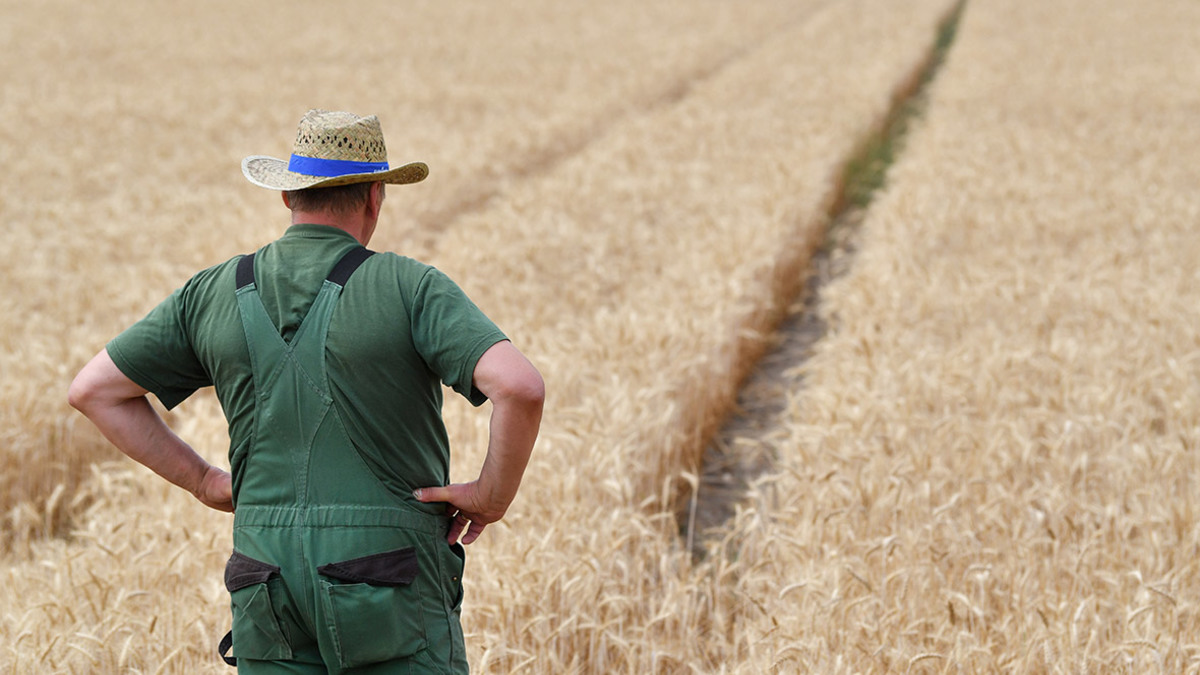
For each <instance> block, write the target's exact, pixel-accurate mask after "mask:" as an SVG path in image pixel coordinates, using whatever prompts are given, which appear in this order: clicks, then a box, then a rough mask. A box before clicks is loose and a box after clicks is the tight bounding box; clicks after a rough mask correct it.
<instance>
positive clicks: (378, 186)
mask: <svg viewBox="0 0 1200 675" xmlns="http://www.w3.org/2000/svg"><path fill="white" fill-rule="evenodd" d="M385 196H386V191H385V190H384V187H383V182H382V181H377V182H374V183H371V192H370V193H369V194H368V195H367V208H368V209H369V212H370V215H371V217H373V218H378V217H379V212H380V210H382V209H383V199H384V197H385Z"/></svg>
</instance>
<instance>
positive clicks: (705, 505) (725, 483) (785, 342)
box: [679, 0, 965, 557]
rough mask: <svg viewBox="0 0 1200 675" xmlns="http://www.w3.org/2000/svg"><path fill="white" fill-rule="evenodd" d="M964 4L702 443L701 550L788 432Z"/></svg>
mask: <svg viewBox="0 0 1200 675" xmlns="http://www.w3.org/2000/svg"><path fill="white" fill-rule="evenodd" d="M964 5H965V0H964V2H960V3H959V4H958V5H957V6H956V7H955V9H954V10H952V11H951V12H950V14H949V15H948V16H947V17H946V18H945V19H944V20H943V22H942V23H941V25H940V26H939V28H938V34H937V38H936V40H935V42H934V44H933V45H932V47H931V49H930V53H929V58H928V59H927V60H926V61H925V62H924V63H922V64H921V65H920V66H919V67H918V68H917V69H916V71H915V72H914V74H913V77H912V78H911V80H910V81H909V83H907V85H905V86H903V87H901V88H900V90H899V91H898V93H897V95H896V97H895V99H894V101H893V105H892V108H891V109H890V110H889V112H888V114H887V116H886V117H885V119H884V120H883V122H882V124H881V125H880V129H879V130H878V131H877V132H876V133H875V134H874V135H873V136H871V137H870V138H868V139H867V140H866V142H864V143H863V145H862V146H861V148H860V150H859V152H858V153H857V154H856V155H855V156H853V157H851V158H849V159H848V160H847V161H846V168H845V174H844V179H843V183H842V186H841V189H840V192H839V194H838V196H837V198H836V199H835V200H834V205H833V206H832V207H831V209H830V212H829V226H828V229H827V231H826V238H825V243H824V245H823V246H822V247H821V249H820V250H818V251H817V252H816V253H814V254H813V257H812V260H811V261H810V263H809V272H808V278H807V279H806V281H805V283H804V286H803V288H802V291H801V294H800V297H798V298H797V299H796V300H795V301H794V302H793V303H792V305H791V306H790V307H789V308H788V311H787V314H786V316H785V317H784V319H783V320H782V322H781V323H780V325H779V327H778V328H777V329H776V331H775V334H774V335H772V336H771V343H772V346H771V348H770V349H769V350H768V351H767V352H766V354H765V355H764V356H763V358H762V359H761V361H760V362H759V364H758V367H757V368H756V369H755V370H754V372H753V373H751V374H750V376H749V377H747V378H746V381H745V382H744V383H743V384H742V389H741V391H740V393H739V394H738V401H737V409H736V410H735V411H734V414H733V415H732V416H731V417H730V419H729V420H727V421H726V423H725V424H724V426H723V427H722V428H721V429H720V430H719V431H718V432H717V434H716V436H715V437H714V438H713V439H711V441H710V442H709V444H708V446H707V447H706V448H705V451H704V458H703V466H702V472H701V475H700V482H699V488H698V489H697V490H696V491H694V492H693V493H692V498H691V501H690V503H689V505H688V509H687V512H686V513H683V514H680V517H679V520H680V532H681V533H683V536H684V537H685V538H686V541H687V546H688V548H689V549H690V550H691V551H692V553H693V555H695V556H697V557H702V556H703V555H705V544H706V542H707V541H708V540H709V539H711V538H719V537H720V536H721V530H722V526H723V525H725V524H726V523H728V522H729V521H730V520H731V519H732V518H733V516H734V515H735V514H736V510H737V506H738V504H739V503H741V502H742V500H743V499H745V496H746V492H747V489H748V488H749V487H750V486H751V485H752V484H753V483H754V481H755V480H756V479H758V478H759V477H761V476H764V475H766V474H767V473H768V472H769V471H770V470H771V469H772V467H773V466H774V463H775V448H776V447H777V444H778V443H779V442H780V441H781V440H783V439H784V438H785V437H786V436H787V433H788V432H787V426H788V425H787V422H788V419H789V417H790V416H791V414H792V413H791V411H790V406H789V399H790V398H791V397H792V396H793V395H794V394H795V393H796V392H798V391H800V390H801V389H802V387H803V386H804V375H803V369H804V364H805V362H806V361H807V360H808V358H809V356H810V355H811V354H812V349H813V347H814V345H815V344H816V343H817V341H818V340H820V339H821V337H822V336H824V334H825V331H826V324H825V322H824V320H823V319H822V318H821V315H820V307H821V290H822V288H823V287H824V286H825V285H826V284H827V283H829V282H830V281H831V280H833V279H835V278H837V277H838V276H839V275H841V274H843V273H845V272H846V270H848V269H849V267H850V265H851V264H852V263H853V258H854V249H855V245H854V242H855V239H856V236H857V232H858V229H859V228H858V225H859V224H860V223H861V222H862V220H863V218H864V217H865V216H866V207H867V205H868V204H869V203H870V201H871V197H872V195H873V193H874V192H875V191H876V190H878V189H880V188H881V187H882V186H883V183H884V179H885V177H886V174H887V170H888V167H890V166H891V164H892V163H893V162H894V161H895V159H896V154H897V153H898V152H900V150H901V147H902V144H903V140H904V137H905V134H906V133H907V131H908V128H909V124H910V123H911V122H912V120H913V118H914V117H915V116H917V115H919V114H920V112H921V109H922V106H923V104H924V93H925V91H926V89H927V87H928V85H929V84H930V83H931V82H932V81H933V79H934V78H935V77H936V76H937V71H938V68H939V67H940V66H941V64H942V62H943V60H944V59H945V56H946V53H947V51H948V50H949V48H950V45H951V43H952V42H953V39H954V33H955V30H956V28H957V26H958V22H959V19H960V17H961V15H962V10H963V6H964Z"/></svg>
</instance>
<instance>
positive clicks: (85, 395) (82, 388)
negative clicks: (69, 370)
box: [67, 368, 99, 415]
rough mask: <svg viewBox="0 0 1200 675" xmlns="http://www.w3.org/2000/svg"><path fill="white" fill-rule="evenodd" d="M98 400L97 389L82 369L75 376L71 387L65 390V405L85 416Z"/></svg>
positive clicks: (85, 369)
mask: <svg viewBox="0 0 1200 675" xmlns="http://www.w3.org/2000/svg"><path fill="white" fill-rule="evenodd" d="M98 398H99V387H97V386H96V383H95V381H94V380H93V379H92V378H90V377H88V370H87V368H84V369H83V370H82V371H80V373H79V374H78V375H76V376H75V379H74V380H72V381H71V386H70V387H69V388H68V389H67V403H68V404H70V406H71V407H72V408H74V409H76V410H78V411H79V412H81V413H83V414H84V415H87V414H88V411H89V410H91V409H92V408H93V407H95V404H96V400H97V399H98Z"/></svg>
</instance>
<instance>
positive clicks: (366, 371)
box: [70, 110, 544, 673]
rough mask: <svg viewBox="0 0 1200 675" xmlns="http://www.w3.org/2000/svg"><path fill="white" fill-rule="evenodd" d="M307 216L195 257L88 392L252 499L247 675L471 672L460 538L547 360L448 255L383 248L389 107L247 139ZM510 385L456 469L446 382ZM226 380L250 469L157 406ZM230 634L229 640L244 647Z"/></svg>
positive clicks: (235, 571) (399, 173) (528, 437)
mask: <svg viewBox="0 0 1200 675" xmlns="http://www.w3.org/2000/svg"><path fill="white" fill-rule="evenodd" d="M242 171H243V173H244V174H245V175H246V177H247V178H248V179H249V180H250V181H251V182H252V183H254V184H256V185H259V186H262V187H267V188H270V189H275V190H280V191H282V193H283V202H284V204H285V205H286V206H288V208H290V209H291V213H292V226H291V227H290V228H289V229H288V230H287V232H286V233H285V234H284V235H283V236H282V237H281V238H279V239H277V240H275V241H274V242H272V243H270V244H268V245H266V246H265V247H263V248H262V249H259V250H258V251H257V252H255V253H254V254H251V255H244V256H237V257H235V258H233V259H231V260H229V261H227V262H225V263H222V264H219V265H216V266H215V267H212V268H209V269H207V270H204V271H202V272H200V273H198V274H196V275H195V276H194V277H193V278H192V279H191V280H189V281H188V282H187V284H186V285H184V286H183V287H182V288H180V289H178V290H177V291H175V292H174V293H173V294H172V295H171V296H170V297H169V298H167V299H166V300H165V301H163V303H162V304H160V305H159V306H158V307H156V308H155V309H154V310H152V311H151V312H150V314H149V315H147V316H146V317H145V318H144V319H142V320H141V321H140V322H138V323H136V324H134V325H133V326H132V327H130V328H129V329H127V330H126V331H125V332H123V333H122V334H121V335H119V336H117V337H116V338H115V339H113V340H112V341H111V342H110V343H109V344H108V345H107V346H106V348H105V349H104V350H103V351H101V352H100V353H99V354H97V355H96V357H95V358H94V359H92V361H91V362H89V363H88V364H87V365H86V366H85V367H84V368H83V370H82V371H81V372H80V373H79V375H78V376H77V377H76V378H75V381H74V382H73V383H72V384H71V390H70V402H71V405H73V406H75V407H76V408H78V409H79V410H80V411H82V412H83V413H84V414H85V415H87V417H88V418H89V419H91V420H92V421H93V422H94V423H95V424H96V426H97V427H99V429H100V430H101V431H102V432H103V433H104V435H105V436H106V437H107V438H108V439H109V440H111V441H112V442H113V443H114V444H115V445H116V446H117V447H118V448H120V449H121V450H122V451H123V452H125V453H126V454H128V455H129V456H130V457H132V458H133V459H135V460H137V461H138V462H141V463H142V464H145V465H146V466H148V467H149V468H150V469H152V470H154V471H155V472H157V473H158V474H159V475H161V476H162V477H164V478H165V479H167V480H169V481H171V482H172V483H174V484H175V485H178V486H180V487H182V488H184V489H186V490H188V491H190V492H191V493H192V494H194V495H195V496H196V498H197V499H199V500H200V501H201V502H202V503H204V504H205V505H207V506H210V507H212V508H215V509H219V510H223V511H234V512H235V515H234V533H233V535H234V536H233V546H234V552H233V555H232V556H231V557H230V559H229V563H228V564H227V566H226V570H225V583H226V587H227V588H228V589H229V591H230V593H231V596H232V603H231V604H232V610H233V631H232V632H231V637H232V649H233V658H229V657H227V661H231V662H232V661H234V659H236V664H237V665H238V667H239V669H240V670H241V671H242V672H245V673H283V672H287V673H325V672H333V673H341V672H351V671H352V672H354V673H391V672H405V673H408V672H431V673H450V672H465V671H466V670H467V663H466V658H465V655H464V644H463V636H462V628H461V625H460V623H459V611H460V603H461V601H462V581H461V575H462V569H463V559H464V558H463V549H462V546H461V545H460V544H459V543H458V540H459V538H460V537H461V543H462V544H470V543H471V542H473V541H475V540H476V539H477V538H478V537H479V535H480V533H481V532H483V530H484V528H485V527H486V526H487V525H489V524H491V523H494V522H496V521H497V520H499V519H500V518H501V517H502V516H503V515H504V513H505V511H506V510H507V508H508V506H509V504H510V503H511V502H512V500H513V498H514V497H515V495H516V492H517V488H518V486H519V484H520V481H521V477H522V475H523V474H524V471H525V466H526V463H527V462H528V459H529V455H530V452H531V451H532V448H533V444H534V441H535V439H536V437H537V432H538V427H539V425H540V420H541V413H542V402H543V398H544V390H543V383H542V379H541V376H540V375H539V374H538V372H537V370H536V369H534V367H533V366H532V365H531V364H530V363H529V361H527V360H526V359H525V357H524V356H523V355H522V354H521V353H520V352H519V351H518V350H517V349H516V348H515V347H514V346H513V345H512V343H511V342H509V341H508V340H507V338H506V337H505V336H504V334H503V333H501V332H500V330H499V329H498V328H496V326H495V325H494V324H493V323H492V322H491V321H490V320H489V319H488V318H487V317H486V316H484V314H483V313H482V312H481V311H480V310H479V309H478V308H477V307H476V306H475V305H474V304H473V303H471V301H470V300H469V299H468V298H467V297H466V295H465V294H464V293H463V292H462V291H461V289H459V287H458V286H457V285H455V284H454V283H453V282H452V281H450V280H449V279H448V278H447V277H446V276H444V275H443V274H441V273H440V272H439V271H438V270H436V269H434V268H432V267H429V266H427V265H424V264H421V263H418V262H416V261H414V260H411V259H408V258H403V257H400V256H397V255H395V254H392V253H379V254H373V253H372V252H371V251H369V250H367V249H366V248H365V246H366V244H367V243H368V242H369V241H370V239H371V235H372V234H373V232H374V231H375V225H376V222H377V221H378V218H379V213H380V208H381V207H382V205H383V200H384V194H385V193H384V184H385V183H393V184H404V183H415V182H418V181H421V180H423V179H424V178H425V176H426V174H427V172H428V169H427V168H426V166H425V165H424V164H422V163H419V162H417V163H411V164H406V165H404V166H401V167H398V168H395V169H393V168H390V166H389V164H388V163H387V151H386V149H385V146H384V142H383V134H382V131H381V130H380V127H379V121H378V119H376V118H375V117H373V116H372V117H365V118H362V117H358V116H355V115H352V114H350V113H339V112H324V111H319V110H314V111H310V112H309V113H308V114H307V115H305V117H304V118H303V119H302V120H301V122H300V127H299V130H298V133H297V138H296V142H295V145H294V146H293V153H292V156H291V158H290V160H288V161H283V160H277V159H272V158H270V157H261V156H254V157H247V158H246V159H245V160H243V162H242ZM443 383H444V384H445V385H447V386H450V387H452V388H453V389H454V390H455V391H457V392H458V393H459V394H461V395H463V396H465V397H467V398H468V399H469V400H470V401H471V402H472V403H473V404H475V405H481V404H482V403H483V402H484V401H485V400H491V402H492V413H491V427H490V429H491V433H490V438H489V443H488V449H487V455H486V458H485V460H484V462H483V466H482V468H481V471H480V473H479V477H478V479H476V480H474V481H471V482H469V483H462V484H454V485H447V484H448V483H449V449H448V442H447V438H446V430H445V426H444V424H443V422H442V418H441V403H442V400H441V397H442V388H441V387H442V384H443ZM210 385H211V386H214V387H215V389H216V394H217V397H218V399H219V400H220V402H221V406H222V408H223V410H224V412H225V417H226V420H227V422H228V425H229V436H230V449H229V461H230V472H228V473H227V472H225V471H223V470H221V469H219V468H217V467H215V466H212V465H210V464H208V462H206V461H205V460H204V459H203V458H201V457H200V456H199V455H198V454H197V453H196V452H194V451H193V450H192V449H191V447H189V446H188V444H187V443H186V442H184V441H183V440H182V439H180V438H179V437H178V436H177V435H175V434H174V433H173V432H172V431H171V430H170V429H169V428H168V427H167V426H166V425H165V424H164V422H163V420H162V419H161V418H160V417H159V415H158V414H157V413H156V412H155V410H154V409H153V408H152V407H151V406H150V403H149V401H148V400H147V398H146V394H148V393H154V394H155V395H156V396H157V397H158V398H159V400H160V401H161V402H162V403H163V404H164V405H165V406H166V407H167V408H168V409H170V408H173V407H174V406H176V405H178V404H179V403H180V402H181V401H183V400H184V399H186V398H187V397H188V396H189V395H191V393H192V392H194V391H195V390H196V389H198V388H200V387H205V386H210ZM229 639H230V637H229V636H227V638H226V640H223V641H222V646H221V650H220V651H221V652H222V654H224V653H225V652H226V651H228V648H229V642H228V641H229Z"/></svg>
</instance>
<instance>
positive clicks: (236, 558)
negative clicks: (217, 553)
mask: <svg viewBox="0 0 1200 675" xmlns="http://www.w3.org/2000/svg"><path fill="white" fill-rule="evenodd" d="M276 574H279V567H278V566H276V565H271V564H269V563H265V562H261V561H258V560H255V559H254V558H251V557H250V556H247V555H242V554H241V553H238V552H237V551H234V552H233V555H231V556H229V562H227V563H225V590H227V591H229V592H230V593H232V592H234V591H239V590H241V589H243V588H245V587H247V586H253V585H254V584H261V583H265V582H266V581H267V579H270V578H271V577H272V576H274V575H276Z"/></svg>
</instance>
